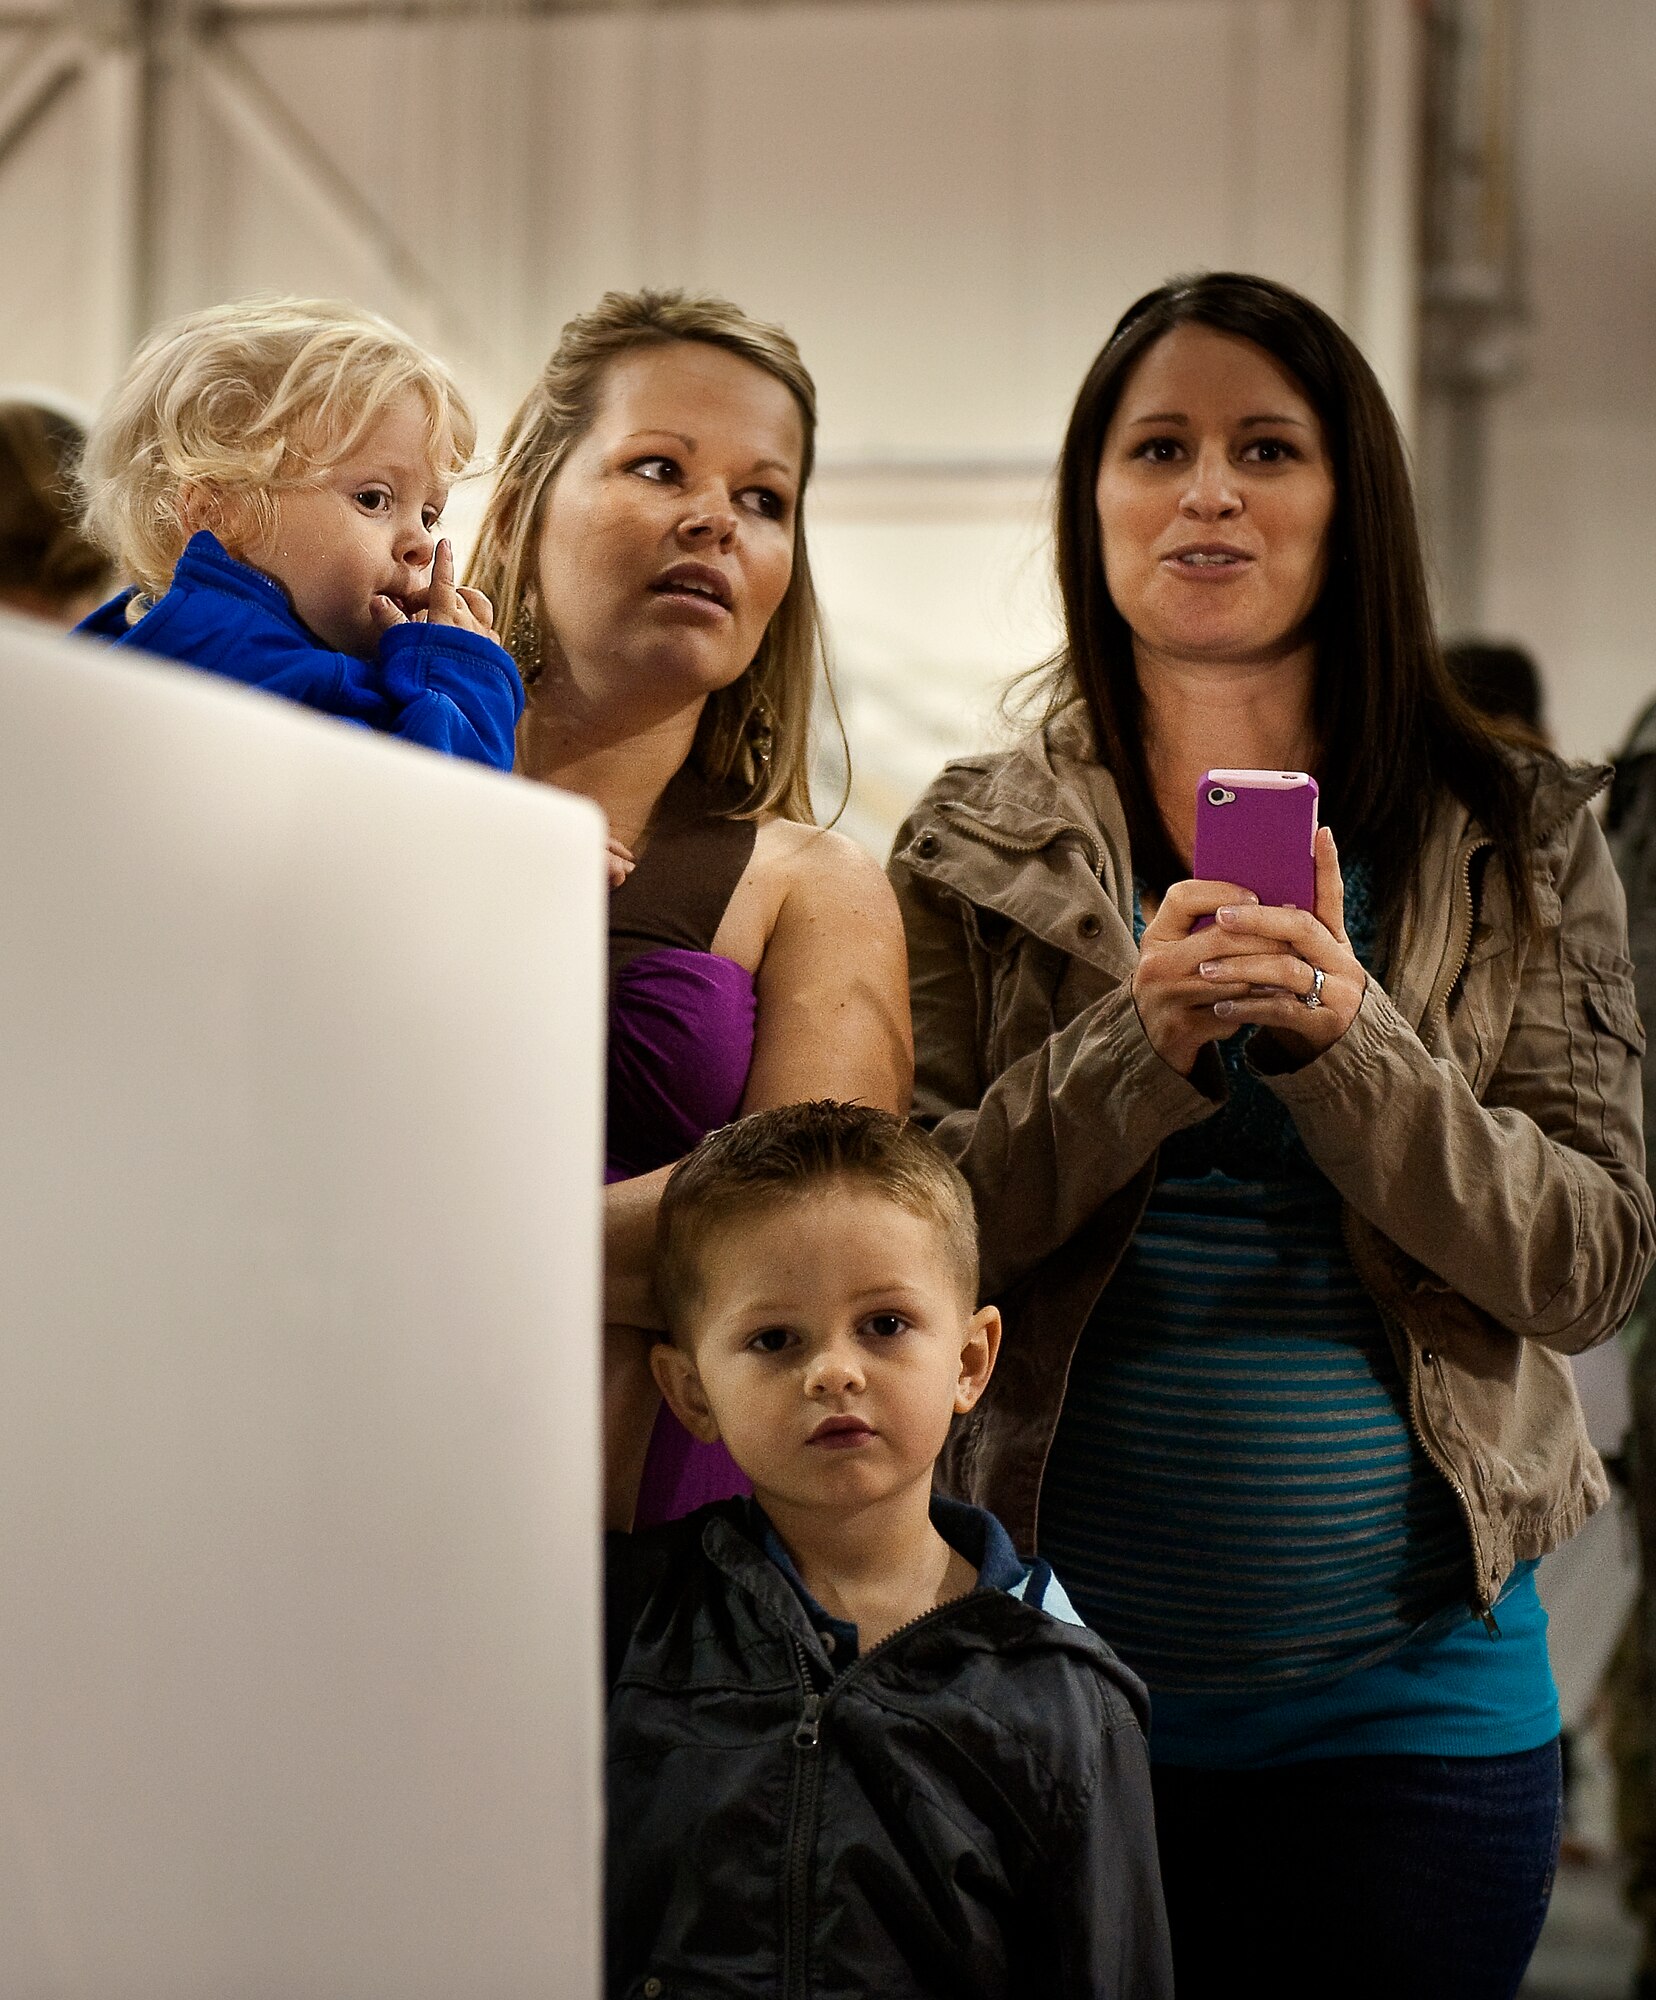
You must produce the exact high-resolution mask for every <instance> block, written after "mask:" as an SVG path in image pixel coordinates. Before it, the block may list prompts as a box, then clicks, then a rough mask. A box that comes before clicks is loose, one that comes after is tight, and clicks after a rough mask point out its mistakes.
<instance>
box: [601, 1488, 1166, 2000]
mask: <svg viewBox="0 0 1656 2000" xmlns="http://www.w3.org/2000/svg"><path fill="white" fill-rule="evenodd" d="M932 1518H933V1521H934V1523H935V1524H936V1525H937V1527H938V1529H939V1531H940V1532H941V1533H942V1534H943V1535H944V1537H945V1539H946V1540H948V1541H949V1542H950V1543H951V1544H952V1545H953V1546H954V1547H955V1548H957V1549H959V1550H960V1551H961V1553H962V1554H964V1555H966V1556H967V1558H968V1560H971V1561H974V1562H975V1563H976V1564H977V1566H978V1570H979V1586H978V1588H977V1589H976V1590H974V1591H973V1592H971V1594H970V1595H968V1596H966V1597H963V1598H959V1599H957V1600H956V1601H955V1602H953V1603H952V1604H947V1605H943V1606H940V1607H939V1608H938V1609H937V1610H935V1611H932V1612H929V1613H928V1614H927V1615H926V1616H925V1617H923V1618H919V1619H917V1620H915V1622H914V1623H913V1624H911V1625H905V1626H904V1627H902V1629H901V1630H899V1631H897V1632H894V1633H892V1634H891V1636H890V1637H889V1638H887V1639H886V1640H884V1641H883V1642H882V1643H881V1644H879V1645H877V1646H875V1647H873V1648H871V1649H870V1650H869V1651H868V1652H866V1653H864V1654H861V1655H860V1656H859V1657H857V1658H855V1659H854V1660H853V1661H852V1663H851V1664H850V1665H849V1666H842V1670H841V1671H839V1672H837V1673H836V1671H835V1659H836V1656H838V1657H839V1658H840V1659H841V1660H842V1661H843V1657H844V1650H845V1649H844V1647H843V1645H840V1644H835V1645H834V1646H833V1650H832V1652H830V1650H829V1647H828V1646H827V1645H825V1644H824V1637H825V1635H827V1636H828V1637H829V1638H830V1641H832V1632H833V1628H834V1621H833V1620H831V1619H829V1618H827V1616H826V1614H825V1613H823V1612H822V1611H821V1609H820V1607H813V1606H812V1605H811V1604H810V1601H809V1600H808V1599H807V1598H805V1597H804V1596H803V1595H802V1593H801V1590H800V1589H799V1588H796V1587H795V1584H794V1583H791V1582H790V1581H789V1578H788V1576H787V1575H786V1574H785V1573H784V1569H783V1567H781V1566H780V1564H779V1562H778V1561H777V1560H776V1559H775V1551H774V1550H773V1551H772V1553H767V1533H766V1524H765V1520H764V1516H763V1514H762V1513H761V1512H760V1511H759V1510H758V1509H757V1507H755V1505H754V1504H753V1503H752V1502H751V1501H740V1500H735V1501H723V1502H720V1503H719V1504H718V1505H716V1506H712V1507H704V1508H702V1509H701V1510H700V1512H698V1513H696V1514H693V1515H691V1516H690V1517H689V1519H688V1520H685V1521H678V1522H674V1523H673V1524H672V1525H671V1526H669V1527H666V1528H658V1529H652V1530H651V1531H649V1532H648V1533H646V1534H641V1535H631V1536H628V1535H611V1536H609V1537H607V1548H606V1590H607V1596H608V1605H607V1611H608V1627H609V1640H610V1659H609V1667H610V1686H611V1695H610V1714H609V1753H608V1805H609V1854H608V1897H607V1901H608V1923H607V1930H608V1938H607V1946H606V1953H607V1961H608V1979H607V1987H606V1990H607V1992H608V1994H609V1996H610V2000H655V1996H657V1995H659V1996H660V2000H669V1996H671V1997H672V2000H713V1996H714V1995H718V1996H719V2000H806V1996H810V2000H873V1996H876V1995H877V1996H878V1997H879V2000H922V1996H924V2000H1167V1996H1168V1995H1169V1994H1171V1992H1172V1986H1173V1978H1172V1965H1171V1958H1170V1954H1169V1948H1168V1940H1167V1924H1166V1918H1165V1915H1164V1913H1163V1908H1162V1892H1161V1880H1160V1876H1159V1873H1158V1870H1157V1864H1156V1842H1155V1829H1154V1822H1153V1815H1152V1808H1151V1798H1150V1770H1149V1760H1148V1756H1147V1754H1146V1750H1145V1742H1144V1733H1143V1722H1144V1719H1145V1717H1146V1714H1147V1707H1146V1703H1145V1697H1144V1690H1143V1688H1142V1686H1141V1685H1140V1684H1139V1682H1138V1681H1137V1680H1135V1679H1134V1678H1133V1676H1132V1675H1131V1674H1130V1673H1129V1672H1128V1671H1127V1669H1126V1668H1125V1667H1123V1666H1122V1665H1121V1663H1120V1662H1119V1661H1118V1660H1117V1659H1116V1657H1115V1655H1114V1654H1113V1653H1112V1652H1111V1651H1110V1649H1109V1648H1108V1647H1107V1646H1106V1645H1105V1644H1104V1643H1103V1641H1102V1640H1100V1639H1098V1638H1097V1637H1095V1636H1094V1635H1093V1634H1092V1633H1091V1632H1089V1631H1087V1630H1086V1628H1085V1627H1084V1626H1081V1625H1077V1624H1070V1623H1068V1622H1065V1621H1064V1620H1063V1619H1062V1618H1060V1617H1055V1616H1053V1615H1051V1614H1050V1613H1049V1612H1047V1611H1045V1610H1042V1609H1039V1608H1038V1607H1037V1605H1036V1604H1035V1603H1033V1602H1028V1601H1025V1598H1026V1597H1028V1596H1037V1597H1038V1596H1039V1595H1040V1592H1039V1590H1032V1589H1031V1588H1030V1575H1029V1572H1028V1571H1027V1570H1026V1569H1025V1567H1024V1566H1023V1565H1022V1564H1020V1563H1019V1561H1018V1559H1017V1557H1016V1555H1015V1554H1014V1553H1013V1550H1012V1545H1011V1542H1010V1541H1009V1539H1008V1538H1007V1536H1006V1533H1005V1531H1004V1529H1002V1528H1001V1527H1000V1525H999V1523H998V1522H996V1521H995V1520H994V1519H993V1517H992V1516H991V1515H988V1514H984V1513H981V1512H980V1511H979V1510H978V1509H976V1508H968V1507H964V1506H962V1505H961V1504H960V1503H959V1502H955V1501H949V1500H941V1499H940V1500H937V1501H934V1503H933V1510H932ZM1037 1568H1038V1569H1043V1570H1044V1565H1038V1566H1037ZM1046 1575H1048V1576H1050V1572H1046ZM1014 1579H1016V1580H1017V1581H1016V1582H1014ZM1019 1590H1021V1591H1023V1593H1024V1595H1023V1596H1020V1595H1018V1594H1015V1591H1019ZM1059 1595H1060V1596H1061V1593H1059Z"/></svg>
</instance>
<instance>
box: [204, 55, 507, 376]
mask: <svg viewBox="0 0 1656 2000" xmlns="http://www.w3.org/2000/svg"><path fill="white" fill-rule="evenodd" d="M190 55H191V65H192V69H193V72H194V75H195V79H196V81H197V83H198V84H199V86H200V87H201V89H202V92H203V94H204V95H205V97H206V98H207V100H208V102H209V103H210V104H211V106H212V108H213V110H214V111H215V113H216V114H217V115H218V117H219V119H220V121H221V123H223V124H224V125H225V126H227V127H228V129H229V130H230V131H231V132H232V133H233V134H234V135H235V136H236V137H237V138H238V139H240V140H241V141H242V143H243V144H244V145H245V146H246V147H247V148H248V150H249V151H250V152H251V153H252V154H253V155H254V156H255V157H256V158H258V159H259V160H261V161H262V162H263V163H264V165H265V167H266V169H267V170H268V171H269V172H270V173H272V174H273V176H274V177H275V178H276V180H277V181H278V182H279V183H280V185H281V186H283V187H284V188H285V189H286V190H287V191H288V193H289V194H290V195H291V196H292V197H293V198H294V199H295V200H296V201H297V202H298V203H299V205H300V206H301V207H302V208H304V209H306V210H307V211H308V212H309V213H310V214H311V215H312V216H313V217H314V218H315V219H316V220H317V221H318V222H319V223H321V224H322V225H323V227H325V228H326V229H327V230H328V231H329V232H330V234H332V236H333V237H334V239H335V240H336V241H337V242H339V243H341V244H342V245H343V246H344V248H345V249H346V250H347V251H349V252H350V253H351V254H352V255H353V256H356V257H359V258H361V259H362V260H363V261H364V262H365V263H367V264H368V265H369V266H370V267H371V268H377V269H378V270H379V271H380V272H381V273H382V274H383V275H384V276H385V277H386V278H387V279H388V280H389V281H390V282H391V283H392V284H393V285H394V286H395V287H396V288H397V290H398V291H399V292H400V293H401V294H402V296H403V297H404V299H405V300H407V301H408V303H409V304H410V305H412V306H413V307H415V309H416V310H417V311H418V312H419V313H420V314H421V315H422V316H423V317H424V318H425V319H426V320H427V321H428V322H429V324H430V327H431V329H432V331H433V333H434V334H437V335H440V336H441V337H442V338H443V339H444V340H445V341H446V342H448V343H449V344H450V345H452V346H454V347H456V348H458V349H460V350H462V351H463V352H465V353H466V354H467V355H469V356H470V357H471V358H472V359H474V360H476V361H479V362H480V363H482V364H483V366H484V367H486V368H487V367H490V366H491V365H493V363H494V359H495V357H494V356H493V355H492V354H491V352H490V349H489V344H488V342H486V341H485V340H484V339H483V337H482V335H481V334H480V332H479V331H478V329H477V328H476V327H475V326H474V325H472V324H471V323H470V322H469V320H467V318H466V317H465V316H464V315H463V314H461V313H459V312H458V311H456V309H455V307H454V304H453V302H452V300H451V299H450V298H449V297H448V295H447V293H446V292H445V290H444V287H443V286H442V284H441V283H440V282H439V281H438V279H437V277H436V276H435V274H434V273H433V272H431V271H430V270H428V269H427V267H426V265H425V263H424V262H423V261H422V259H421V258H420V257H419V255H418V254H417V253H416V252H415V250H414V249H413V248H412V246H411V245H409V244H408V243H407V242H406V241H405V240H404V239H403V238H402V236H401V235H400V234H399V233H398V231H397V230H396V229H395V227H394V226H393V225H392V224H391V222H390V221H389V220H388V219H387V218H386V217H385V216H384V215H383V214H381V212H380V211H379V209H378V208H376V207H375V206H374V204H373V203H372V202H371V201H370V200H369V199H368V197H367V196H366V195H365V194H364V193H363V192H362V190H361V189H360V188H359V187H358V186H357V184H356V183H355V181H353V180H352V179H351V178H350V176H349V175H348V174H346V173H345V172H344V170H343V169H342V168H341V167H340V166H339V165H338V163H337V162H336V161H335V160H334V159H333V158H332V157H331V156H330V155H329V154H328V153H327V152H326V151H324V149H323V148H322V147H321V146H320V145H318V144H317V142H316V140H315V139H314V138H313V137H312V136H311V134H310V133H309V132H308V131H307V130H306V128H305V127H304V125H302V124H301V123H300V121H299V120H298V119H297V118H296V117H295V116H294V114H293V112H292V111H291V110H289V108H288V106H287V105H286V104H284V103H283V101H282V99H281V98H280V97H279V96H278V95H277V93H276V92H275V91H273V90H272V89H271V88H270V86H269V84H267V83H266V82H265V80H264V78H263V77H262V76H260V75H259V73H258V71H257V70H256V69H255V68H254V67H253V65H252V64H251V63H249V62H248V61H247V59H246V58H245V57H244V56H243V55H242V54H241V53H240V52H239V51H238V50H237V48H236V47H235V44H234V41H233V39H232V37H231V36H229V35H228V34H224V33H205V34H201V33H198V34H196V35H194V36H192V37H191V48H190Z"/></svg>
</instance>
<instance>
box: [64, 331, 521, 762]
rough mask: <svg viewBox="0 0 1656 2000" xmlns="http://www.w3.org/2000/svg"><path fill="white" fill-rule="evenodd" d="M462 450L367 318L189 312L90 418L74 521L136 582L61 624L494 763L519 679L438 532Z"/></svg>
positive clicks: (506, 744) (415, 362)
mask: <svg viewBox="0 0 1656 2000" xmlns="http://www.w3.org/2000/svg"><path fill="white" fill-rule="evenodd" d="M475 442H476V425H475V423H474V422H473V419H472V416H471V412H470V411H469V410H468V409H467V407H466V404H465V402H464V399H463V398H462V397H461V395H460V392H459V390H458V388H457V387H456V386H455V383H454V381H453V379H452V377H451V376H450V375H449V373H448V370H447V369H446V368H444V367H443V365H442V364H441V363H440V362H438V361H436V360H434V359H433V358H432V357H431V356H430V355H428V354H426V353H424V352H423V351H422V350H421V349H420V348H418V347H416V346H415V345H414V343H413V342H412V341H411V340H409V339H408V338H407V336H406V335H404V334H402V333H399V332H398V331H397V329H396V328H395V327H393V326H390V325H388V324H387V323H386V322H385V321H384V320H381V319H378V318H376V317H375V316H374V315H373V314H371V313H363V312H359V311H357V310H356V309H355V308H353V307H350V306H342V305H332V304H329V303H326V302H318V301H307V300H300V299H277V300H263V299H251V300H247V301H244V302H243V303H241V304H239V305H227V306H217V307H214V308H213V309H212V310H211V311H208V312H200V313H194V314H191V315H190V317H188V318H187V319H182V320H179V321H177V322H176V323H175V324H173V325H172V326H169V327H164V328H163V329H162V330H161V331H160V332H159V333H157V334H155V335H154V336H152V338H151V339H150V340H148V341H147V342H146V343H145V345H144V346H143V347H142V348H140V350H139V352H138V354H137V356H136V358H135V359H134V361H133V363H132V365H131V367H130V368H129V369H128V371H127V373H126V376H125V378H124V380H123V381H122V382H121V384H120V386H119V387H118V388H117V389H116V391H115V393H114V395H113V396H112V397H111V399H110V401H109V404H108V406H107V407H106V409H105V410H104V412H103V414H102V415H101V416H100V417H99V419H98V422H97V423H96V425H95V426H94V427H93V431H92V435H91V438H90V440H89V442H88V445H87V450H86V457H85V462H84V468H83V483H84V486H85V490H86V497H87V516H88V525H89V527H90V529H91V531H92V533H93V535H94V537H95V538H96V539H97V540H98V541H99V542H100V543H101V544H102V545H103V546H104V547H105V548H106V549H107V550H108V551H109V553H110V554H111V555H112V556H113V557H114V559H115V561H116V563H117V565H118V566H119V567H120V569H121V570H122V571H124V572H125V574H127V575H129V576H132V577H135V578H136V579H137V583H138V588H137V589H136V590H135V591H134V590H128V591H125V592H123V593H122V594H121V595H120V596H119V597H116V598H114V599H113V600H112V601H111V602H110V603H108V604H106V605H105V606H104V607H103V608H102V609H101V610H99V611H95V612H94V613H93V614H92V616H91V617H90V618H88V619H86V620H85V622H84V623H83V624H82V625H80V626H79V627H78V628H77V629H78V630H80V631H81V632H83V633H87V634H89V635H91V636H92V637H95V638H101V639H107V640H109V641H111V642H112V643H113V644H115V645H117V646H133V647H137V648H139V649H141V650H142V651H144V652H148V653H158V654H160V655H162V656H163V657H164V658H166V659H170V660H180V661H183V662H185V663H187V664H188V665H191V666H196V667H204V668H206V669H207V670H208V671H209V672H212V673H218V674H224V675H226V676H227V677H228V678H230V679H232V680H238V681H241V682H243V683H245V684H246V685H248V686H251V687H259V688H264V689H266V690H267V691H268V692H270V693H272V694H279V695H285V696H287V697H288V698H289V699H290V700H292V701H297V702H301V703H303V704H304V706H305V707H307V708H315V709H320V710H322V711H323V712H324V713H325V714H328V715H337V716H342V717H344V718H346V719H347V720H349V721H352V722H356V723H359V724H362V725H364V726H366V727H368V728H371V729H378V730H382V731H384V732H385V733H386V734H388V735H391V736H400V737H403V738H405V739H406V740H407V741H409V742H412V743H423V744H426V745H428V746H429V747H430V748H432V749H434V750H442V751H447V752H448V753H449V754H450V755H452V756H457V757H468V758H471V759H472V760H474V761H475V762H477V763H481V764H491V765H493V766H494V767H495V768H496V769H497V770H502V771H508V770H510V769H511V767H512V754H513V740H514V731H515V729H516V725H517V719H518V716H519V715H520V714H521V712H522V709H523V687H522V683H521V682H520V680H519V678H518V674H517V669H516V667H515V666H514V665H513V663H512V660H511V656H510V655H509V654H508V653H507V652H506V651H505V650H504V648H502V647H501V646H499V645H497V644H496V643H495V641H494V639H493V637H492V636H491V625H492V618H491V613H490V608H489V602H488V599H487V598H485V597H484V596H483V595H482V594H481V593H480V592H478V591H475V590H460V589H456V588H455V584H454V553H453V550H452V549H451V547H450V545H449V544H448V542H447V541H444V540H441V539H439V537H438V533H437V528H438V523H439V521H440V519H441V517H442V512H443V506H444V503H445V502H446V500H447V498H448V490H449V486H450V484H451V482H452V481H453V479H454V478H455V477H456V476H457V475H458V473H459V472H461V471H462V470H463V469H464V467H465V465H466V462H467V461H468V459H469V458H470V456H471V452H472V447H473V445H474V443H475Z"/></svg>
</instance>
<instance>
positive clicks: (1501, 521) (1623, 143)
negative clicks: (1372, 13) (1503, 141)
mask: <svg viewBox="0 0 1656 2000" xmlns="http://www.w3.org/2000/svg"><path fill="white" fill-rule="evenodd" d="M1520 60H1521V64H1522V69H1521V78H1520V92H1521V111H1520V121H1519V130H1520V135H1521V146H1522V153H1521V164H1522V171H1523V198H1524V206H1525V212H1526V214H1527V217H1528V224H1529V265H1530V283H1529V291H1530V298H1531V303H1532V309H1533V315H1534V319H1533V326H1532V329H1531V333H1530V338H1529V341H1528V355H1527V358H1528V372H1527V375H1526V378H1525V379H1524V380H1523V382H1522V383H1521V384H1519V386H1518V387H1517V388H1515V389H1514V390H1512V391H1510V392H1509V393H1508V394H1506V395H1505V396H1504V397H1502V398H1501V399H1500V400H1499V402H1498V403H1497V405H1496V407H1495V412H1494V417H1493V422H1492V426H1491V437H1490V451H1489V469H1488V482H1489V483H1488V509H1489V511H1488V516H1487V520H1488V529H1487V533H1488V541H1487V548H1486V571H1485V586H1484V609H1485V623H1486V626H1487V627H1488V629H1489V630H1490V631H1492V632H1493V633H1495V634H1497V635H1501V636H1510V637H1513V638H1516V639H1518V640H1520V641H1522V642H1523V643H1524V644H1526V645H1528V646H1530V647H1531V648H1532V649H1533V651H1534V652H1535V654H1536V656H1537V658H1538V660H1539V661H1540V663H1541V666H1542V669H1543V672H1544V674H1545V676H1546V682H1547V694H1548V704H1549V708H1550V711H1551V719H1552V723H1553V727H1554V729H1555V732H1556V733H1557V735H1558V737H1559V739H1560V741H1561V743H1562V744H1563V746H1564V747H1565V749H1567V750H1569V751H1571V752H1572V753H1574V754H1576V755H1578V756H1603V755H1604V754H1605V753H1607V752H1609V751H1612V750H1614V749H1615V748H1616V747H1617V746H1618V745H1619V743H1620V742H1621V740H1622V738H1623V736H1624V734H1625V732H1626V728H1627V725H1628V723H1629V722H1630V721H1631V720H1632V718H1633V717H1634V716H1635V715H1636V714H1637V713H1638V711H1639V710H1640V709H1641V708H1642V707H1643V706H1644V704H1645V702H1646V701H1648V700H1649V699H1650V698H1651V696H1652V695H1656V526H1653V522H1656V514H1653V512H1652V508H1651V504H1650V491H1651V479H1652V469H1653V468H1656V116H1653V115H1652V113H1653V107H1656V6H1653V5H1652V4H1651V0H1570V4H1569V5H1568V6H1562V5H1560V4H1558V0H1526V5H1525V7H1524V10H1523V14H1522V43H1521V57H1520Z"/></svg>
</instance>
